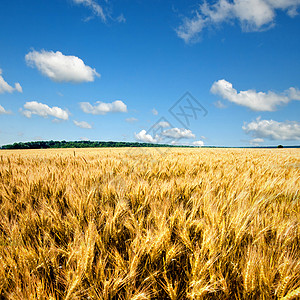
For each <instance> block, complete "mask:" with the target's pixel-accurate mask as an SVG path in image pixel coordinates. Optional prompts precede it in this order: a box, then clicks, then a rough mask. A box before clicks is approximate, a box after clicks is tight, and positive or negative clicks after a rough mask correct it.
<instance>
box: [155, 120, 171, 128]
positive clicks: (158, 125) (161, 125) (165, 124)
mask: <svg viewBox="0 0 300 300" xmlns="http://www.w3.org/2000/svg"><path fill="white" fill-rule="evenodd" d="M156 127H158V128H159V127H161V128H167V127H170V124H169V122H167V121H161V122H159V123H158V124H156Z"/></svg>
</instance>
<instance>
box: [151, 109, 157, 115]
mask: <svg viewBox="0 0 300 300" xmlns="http://www.w3.org/2000/svg"><path fill="white" fill-rule="evenodd" d="M152 114H153V115H154V116H157V115H158V111H157V110H156V109H155V108H153V109H152Z"/></svg>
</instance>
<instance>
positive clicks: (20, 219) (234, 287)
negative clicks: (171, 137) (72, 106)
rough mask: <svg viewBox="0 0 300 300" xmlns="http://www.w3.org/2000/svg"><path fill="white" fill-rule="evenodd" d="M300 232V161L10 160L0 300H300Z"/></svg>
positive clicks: (93, 154) (5, 170) (187, 153)
mask: <svg viewBox="0 0 300 300" xmlns="http://www.w3.org/2000/svg"><path fill="white" fill-rule="evenodd" d="M161 153H162V154H161ZM299 223H300V150H299V149H266V150H261V149H190V148H189V149H170V150H167V149H165V148H159V150H158V149H155V148H151V149H149V148H148V149H144V148H138V149H136V151H131V150H130V149H128V148H121V149H119V148H113V149H105V148H99V149H48V150H12V151H9V150H2V151H0V299H13V300H15V299H45V300H46V299H52V300H53V299H132V300H142V299H172V300H173V299H285V300H287V299H299V298H300V226H299Z"/></svg>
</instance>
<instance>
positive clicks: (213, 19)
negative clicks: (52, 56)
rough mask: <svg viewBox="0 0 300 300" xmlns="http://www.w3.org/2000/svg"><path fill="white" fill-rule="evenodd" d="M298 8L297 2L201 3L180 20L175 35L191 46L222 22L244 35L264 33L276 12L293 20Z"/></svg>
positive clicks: (246, 0)
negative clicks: (206, 31)
mask: <svg viewBox="0 0 300 300" xmlns="http://www.w3.org/2000/svg"><path fill="white" fill-rule="evenodd" d="M299 5H300V1H299V0H233V1H229V0H217V1H216V2H215V3H214V4H211V3H210V2H208V1H204V2H203V3H202V4H200V5H199V7H198V9H197V10H195V11H193V16H192V17H190V18H184V19H183V22H182V24H181V25H180V26H179V27H178V28H177V29H176V32H177V35H178V37H180V38H181V39H183V40H184V41H185V42H186V43H192V42H197V41H198V40H199V37H200V33H201V32H202V31H203V30H204V29H205V28H206V27H212V26H219V25H220V24H222V23H225V22H233V23H234V22H235V21H237V22H238V23H239V24H240V25H241V27H242V29H243V30H244V31H261V30H267V29H269V28H271V27H272V26H274V23H275V18H276V12H277V11H279V10H281V11H286V12H287V14H288V15H289V16H290V17H294V16H296V15H297V8H298V7H299Z"/></svg>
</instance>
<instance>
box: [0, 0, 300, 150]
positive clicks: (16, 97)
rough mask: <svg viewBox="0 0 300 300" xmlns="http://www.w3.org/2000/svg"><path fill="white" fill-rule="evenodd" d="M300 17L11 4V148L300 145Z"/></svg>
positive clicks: (131, 4)
mask: <svg viewBox="0 0 300 300" xmlns="http://www.w3.org/2000/svg"><path fill="white" fill-rule="evenodd" d="M298 11H300V0H215V1H206V2H205V1H202V0H200V1H193V0H189V1H168V0H122V1H120V0H106V1H104V0H51V1H50V0H27V1H24V0H3V1H1V2H0V145H4V144H8V143H13V142H20V141H32V140H51V139H52V140H80V139H83V140H84V139H87V140H104V141H109V140H112V141H136V140H137V141H145V142H155V143H156V142H157V143H160V142H163V143H172V144H187V145H197V146H201V145H208V146H209V145H213V146H250V145H262V146H264V145H278V144H283V145H299V144H300V113H299V112H300V16H299V15H298ZM186 92H189V94H186ZM173 106H174V109H173V110H172V111H170V108H171V107H173ZM187 120H188V122H187Z"/></svg>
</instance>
